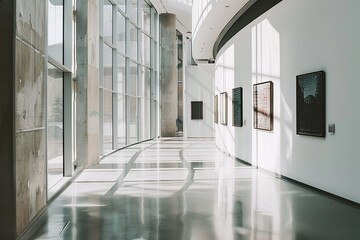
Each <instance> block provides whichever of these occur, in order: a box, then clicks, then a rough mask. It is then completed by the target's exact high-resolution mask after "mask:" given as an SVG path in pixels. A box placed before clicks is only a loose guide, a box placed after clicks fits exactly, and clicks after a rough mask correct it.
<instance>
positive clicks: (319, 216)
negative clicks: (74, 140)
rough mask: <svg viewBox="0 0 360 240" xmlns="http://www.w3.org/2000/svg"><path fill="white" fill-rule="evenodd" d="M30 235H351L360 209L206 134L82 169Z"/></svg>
mask: <svg viewBox="0 0 360 240" xmlns="http://www.w3.org/2000/svg"><path fill="white" fill-rule="evenodd" d="M37 225H38V229H37V230H36V231H35V234H34V235H33V236H32V239H86V240H88V239H169V240H176V239H184V240H187V239H194V240H208V239H210V240H211V239H225V240H232V239H252V240H255V239H258V240H270V239H271V240H276V239H285V240H307V239H320V240H330V239H341V240H343V239H351V240H356V239H360V209H359V208H357V207H356V206H352V205H347V204H345V203H343V202H339V201H337V200H334V199H331V198H329V197H327V196H324V195H321V194H319V193H316V192H313V191H310V190H307V189H304V188H302V187H299V186H297V185H294V184H292V183H289V182H286V181H283V180H280V179H278V178H275V177H273V176H271V175H269V174H267V173H264V172H262V171H261V170H257V169H254V168H252V167H249V166H246V165H243V164H241V163H238V162H236V161H235V160H234V159H232V158H230V157H229V156H227V155H225V154H223V153H222V152H220V151H219V150H218V149H217V148H216V147H215V144H214V142H213V141H212V140H211V139H196V140H189V139H182V138H173V139H161V140H159V141H150V142H146V143H142V144H139V145H135V146H132V147H129V148H127V149H125V150H121V151H118V152H116V153H114V154H112V155H111V156H108V157H106V158H105V159H103V160H102V161H101V163H100V164H99V165H97V166H94V167H92V168H90V169H87V170H85V171H83V172H82V173H81V174H80V175H79V176H78V177H77V178H76V179H75V180H74V181H73V182H72V184H71V185H70V186H69V187H68V188H67V189H66V190H65V191H64V192H63V193H61V194H60V195H59V196H58V197H57V198H56V199H55V200H54V201H53V202H52V203H51V204H50V205H49V207H48V209H47V210H46V211H45V213H44V214H43V216H42V217H40V219H39V221H38V223H37Z"/></svg>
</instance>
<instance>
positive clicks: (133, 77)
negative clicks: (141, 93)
mask: <svg viewBox="0 0 360 240" xmlns="http://www.w3.org/2000/svg"><path fill="white" fill-rule="evenodd" d="M137 72H138V70H137V64H136V63H134V62H132V61H130V66H129V76H128V91H127V93H128V94H129V95H133V96H136V95H137Z"/></svg>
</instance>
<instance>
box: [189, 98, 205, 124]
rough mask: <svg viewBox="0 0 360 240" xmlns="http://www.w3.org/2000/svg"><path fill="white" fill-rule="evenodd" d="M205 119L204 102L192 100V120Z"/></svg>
mask: <svg viewBox="0 0 360 240" xmlns="http://www.w3.org/2000/svg"><path fill="white" fill-rule="evenodd" d="M202 119H203V102H202V101H192V102H191V120H202Z"/></svg>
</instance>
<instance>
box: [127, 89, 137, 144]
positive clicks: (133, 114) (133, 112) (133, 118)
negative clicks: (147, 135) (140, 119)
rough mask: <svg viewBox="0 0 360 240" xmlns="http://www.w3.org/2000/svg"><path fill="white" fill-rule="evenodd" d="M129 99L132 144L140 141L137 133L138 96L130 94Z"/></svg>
mask: <svg viewBox="0 0 360 240" xmlns="http://www.w3.org/2000/svg"><path fill="white" fill-rule="evenodd" d="M128 99H129V103H128V104H129V105H128V109H129V130H130V134H129V138H130V144H131V143H136V142H137V141H138V137H137V133H138V126H137V98H136V97H131V96H128Z"/></svg>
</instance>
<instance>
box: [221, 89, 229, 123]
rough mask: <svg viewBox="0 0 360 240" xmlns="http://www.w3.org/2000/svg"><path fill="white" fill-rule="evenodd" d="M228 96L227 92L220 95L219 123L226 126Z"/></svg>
mask: <svg viewBox="0 0 360 240" xmlns="http://www.w3.org/2000/svg"><path fill="white" fill-rule="evenodd" d="M227 101H228V96H227V92H223V93H220V123H221V124H223V125H227V122H228V111H227V108H228V103H227Z"/></svg>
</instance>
